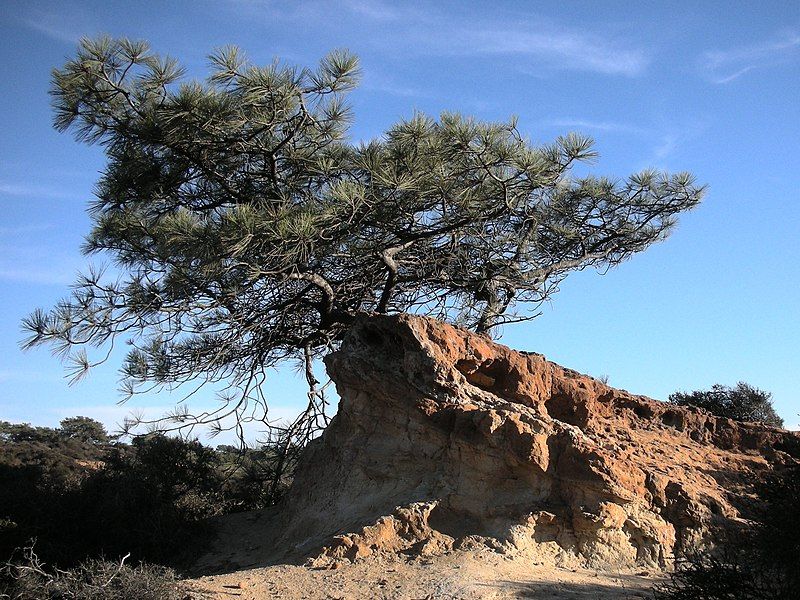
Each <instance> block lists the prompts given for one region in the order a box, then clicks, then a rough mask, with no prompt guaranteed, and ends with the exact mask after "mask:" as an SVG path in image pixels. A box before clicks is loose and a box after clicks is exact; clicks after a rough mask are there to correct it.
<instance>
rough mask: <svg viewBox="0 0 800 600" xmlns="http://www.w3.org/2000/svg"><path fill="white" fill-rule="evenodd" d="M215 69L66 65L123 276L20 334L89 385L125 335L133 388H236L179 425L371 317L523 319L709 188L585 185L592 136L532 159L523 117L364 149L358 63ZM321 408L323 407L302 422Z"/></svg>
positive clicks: (170, 64)
mask: <svg viewBox="0 0 800 600" xmlns="http://www.w3.org/2000/svg"><path fill="white" fill-rule="evenodd" d="M210 60H211V73H210V75H209V77H208V79H207V80H206V81H204V82H199V81H188V82H187V81H183V80H182V73H183V71H182V68H181V67H180V66H179V65H178V63H177V62H176V61H175V60H173V59H170V58H160V57H158V56H157V55H155V54H153V53H152V52H151V51H150V50H149V48H148V46H147V44H145V43H143V42H131V41H129V40H125V39H110V38H100V39H96V40H83V41H82V42H81V44H80V47H79V48H78V52H77V55H76V56H75V58H73V59H72V60H70V61H68V62H67V63H66V64H65V65H64V66H63V67H62V68H60V69H56V70H55V71H54V72H53V86H52V91H51V93H52V96H53V104H54V108H55V115H56V116H55V126H56V128H57V129H59V130H61V131H66V130H70V131H72V132H73V133H74V134H75V135H76V137H77V138H78V139H80V140H83V141H86V142H88V143H97V144H100V145H102V147H103V149H104V150H105V152H106V155H107V157H108V164H107V165H106V168H105V169H104V171H103V176H102V177H101V179H100V181H99V182H98V184H97V191H96V196H97V199H96V201H95V202H94V203H93V204H92V206H91V216H92V219H93V222H94V226H93V229H92V231H91V233H90V234H89V236H88V237H87V240H86V244H85V251H86V252H87V253H89V254H93V253H98V252H102V253H104V254H105V255H106V256H109V257H110V258H111V259H113V260H114V261H115V263H116V264H117V266H118V267H119V269H120V271H121V277H120V278H119V279H108V278H106V277H104V276H103V274H102V272H100V271H91V272H90V273H89V274H87V275H86V276H83V277H81V278H80V279H79V281H77V283H76V286H75V288H74V293H73V295H72V296H71V297H70V298H68V299H66V300H65V301H63V302H62V303H60V304H58V305H57V306H56V307H55V308H54V309H53V310H51V311H49V312H48V311H42V310H39V311H36V312H34V313H33V314H32V315H31V316H30V317H29V318H27V319H26V320H25V323H24V325H25V327H26V329H27V330H28V332H29V333H30V337H29V339H28V340H27V342H26V345H27V346H31V345H36V344H41V343H49V344H52V345H53V347H54V349H55V351H56V352H57V353H61V354H63V355H64V356H65V357H66V359H67V361H68V364H69V365H70V370H71V372H72V374H73V375H74V376H75V377H76V378H80V377H81V376H83V375H84V374H85V373H86V371H87V370H88V369H89V368H90V366H91V364H92V363H91V361H90V359H89V358H88V355H87V353H86V352H85V351H84V347H92V346H100V345H105V344H109V343H110V342H111V341H112V340H114V339H115V338H117V337H119V336H121V337H123V338H125V339H126V341H128V342H129V343H130V344H131V350H130V352H129V354H128V356H127V359H126V360H125V362H124V365H123V373H124V377H125V379H124V382H123V387H124V389H125V391H126V393H128V394H131V393H135V392H136V391H137V390H138V389H140V386H142V385H145V384H148V383H155V384H157V385H170V384H173V383H182V382H186V381H190V380H194V379H198V378H199V379H200V381H204V382H208V381H212V382H213V381H220V380H226V381H230V382H231V383H232V386H231V387H230V389H231V390H232V392H231V395H230V396H229V397H228V398H227V400H228V401H229V402H227V403H225V405H224V406H223V407H222V408H221V409H220V410H219V411H217V412H212V413H211V414H205V415H189V414H187V413H181V414H177V415H175V420H176V421H177V422H178V423H179V424H185V423H197V422H206V423H208V422H212V423H213V422H217V421H218V419H219V418H220V417H221V416H222V415H234V416H235V417H237V418H238V420H239V421H242V420H248V419H250V418H253V417H252V416H250V415H252V414H253V413H254V410H255V412H256V413H257V414H263V413H264V412H265V411H264V410H263V409H264V408H265V401H264V400H263V397H262V396H260V392H259V391H258V390H259V386H260V383H261V382H262V381H263V379H264V378H265V377H266V373H267V372H268V370H269V368H270V367H272V366H274V365H276V364H280V363H281V362H283V361H286V360H298V361H304V362H306V363H308V361H309V360H310V359H311V358H314V357H318V356H320V355H321V354H323V353H325V352H327V351H328V350H329V349H330V348H331V347H332V346H333V345H335V344H336V343H338V341H339V340H340V339H341V337H342V335H343V334H344V332H345V331H346V330H347V329H348V327H349V326H350V324H351V322H352V320H353V318H354V316H355V315H356V314H358V313H360V312H364V311H378V312H392V311H405V312H417V313H424V314H428V315H432V316H435V317H437V318H440V319H446V320H449V321H453V322H456V323H458V324H461V325H465V326H468V327H473V328H475V329H477V330H479V331H489V330H490V329H491V328H492V327H494V326H496V325H499V324H502V323H503V322H512V321H515V320H519V319H524V318H532V316H533V314H534V311H533V310H528V309H531V308H532V306H531V303H533V304H534V305H535V304H536V303H540V302H543V301H545V300H546V299H547V298H549V297H550V296H551V295H552V294H553V293H554V292H555V291H556V290H557V287H558V283H559V282H560V281H561V280H562V279H563V277H565V276H566V275H567V274H568V273H569V272H571V271H574V270H580V269H584V268H587V267H595V268H598V269H600V270H605V269H608V268H609V267H611V266H614V265H617V264H619V263H621V262H622V261H624V260H626V259H627V258H629V257H630V256H632V255H633V254H635V253H637V252H640V251H642V250H644V249H646V248H647V247H648V246H650V245H651V244H652V243H654V242H657V241H660V240H662V239H664V237H665V236H666V235H667V234H668V233H669V232H670V230H671V229H672V227H673V225H674V224H675V219H676V217H677V215H678V214H679V213H681V212H683V211H686V210H689V209H691V208H692V207H694V206H695V205H696V204H697V203H698V202H699V201H700V198H701V196H702V193H703V188H702V186H698V185H697V184H696V183H695V181H694V178H693V177H692V176H691V175H690V174H688V173H678V174H674V175H670V174H666V173H658V172H655V171H643V172H642V173H638V174H634V175H632V176H630V177H628V178H627V179H616V178H615V179H611V178H606V177H596V176H589V177H575V176H573V175H572V173H571V169H572V167H573V166H574V165H575V164H576V163H577V162H581V161H583V162H587V161H592V160H594V159H595V158H596V153H595V152H594V150H593V148H592V140H591V139H590V138H587V137H585V136H581V135H578V134H575V133H571V134H569V135H566V136H563V137H559V138H558V139H556V140H555V141H554V142H553V143H552V144H549V145H544V146H533V145H531V144H530V143H529V142H528V141H527V140H526V139H525V138H524V137H523V135H522V134H521V133H520V131H519V130H518V129H517V125H516V121H515V120H514V119H512V120H510V121H509V122H497V123H494V122H482V121H478V120H476V119H473V118H469V117H464V116H461V115H458V114H454V113H444V114H442V115H441V117H440V118H439V119H438V120H436V119H433V118H431V117H429V116H426V115H423V114H416V115H415V116H413V117H412V118H410V119H408V120H403V121H401V122H399V123H397V124H395V125H393V126H392V127H390V128H389V129H388V131H387V132H386V133H385V134H384V135H383V136H382V137H380V138H379V139H375V140H372V141H370V142H368V143H363V144H353V143H351V142H349V141H348V139H347V134H348V128H349V124H350V121H351V113H350V109H349V107H348V105H347V103H346V100H345V96H346V94H347V93H348V92H349V91H351V90H352V89H353V88H354V87H355V86H356V84H357V82H358V79H359V66H358V60H357V59H356V57H355V56H353V55H352V54H350V53H349V52H347V51H343V50H340V51H335V52H333V53H331V54H329V55H328V56H326V57H325V58H323V59H322V61H321V62H320V63H319V65H318V66H317V67H316V68H315V69H299V68H296V67H294V66H288V65H284V64H282V63H279V62H274V63H272V64H270V65H267V66H257V65H253V64H252V63H250V62H249V61H248V60H247V59H246V58H245V57H244V55H243V54H242V53H241V52H240V51H239V50H237V49H235V48H224V49H222V50H220V51H218V52H217V53H215V54H213V55H212V56H211V57H210ZM517 305H519V306H522V307H527V308H525V310H523V311H521V312H520V313H515V312H514V307H515V306H517ZM312 385H313V384H312ZM253 403H256V404H260V405H261V406H258V407H254V406H253ZM323 408H324V402H322V401H321V400H319V399H315V398H314V396H313V394H312V395H311V396H310V410H309V411H306V414H307V415H308V416H309V418H313V417H314V416H316V415H318V413H319V412H320V411H322V410H323ZM264 418H266V417H264ZM286 439H287V440H289V441H290V442H292V443H294V442H296V441H297V439H299V440H300V443H301V444H302V443H303V442H304V441H305V438H304V437H303V436H300V438H298V436H297V432H296V431H292V432H290V435H289V436H288V437H287V438H286Z"/></svg>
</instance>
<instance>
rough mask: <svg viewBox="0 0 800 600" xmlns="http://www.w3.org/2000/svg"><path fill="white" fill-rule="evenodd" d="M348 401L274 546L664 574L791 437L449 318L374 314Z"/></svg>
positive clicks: (333, 358) (344, 357) (798, 444)
mask: <svg viewBox="0 0 800 600" xmlns="http://www.w3.org/2000/svg"><path fill="white" fill-rule="evenodd" d="M325 362H326V365H327V368H328V372H329V373H330V375H331V377H332V378H333V380H334V382H335V383H336V386H337V389H338V392H339V395H340V396H341V404H340V407H339V412H338V414H337V415H336V417H335V418H334V420H333V422H332V423H331V425H330V426H329V428H328V429H327V430H326V432H325V434H324V435H323V436H322V437H321V438H320V439H319V440H317V441H315V442H314V443H313V444H312V446H311V447H310V448H309V450H308V451H307V452H306V454H305V457H304V460H303V463H302V465H301V468H300V471H299V475H298V477H297V479H296V483H295V485H294V486H293V488H292V490H291V491H290V493H289V495H288V498H287V499H286V503H285V505H284V508H283V509H282V514H281V515H280V517H281V518H280V521H281V522H282V523H284V524H285V527H284V528H283V530H282V533H281V535H280V539H279V540H277V541H276V542H275V543H274V544H271V546H272V547H273V548H281V549H283V551H285V552H292V553H300V554H306V555H309V554H311V555H313V556H318V557H320V558H319V559H318V560H320V561H325V560H330V559H340V558H347V559H356V558H359V557H363V556H369V555H371V554H375V553H381V552H407V553H421V554H436V553H441V552H446V551H449V550H452V549H459V548H465V549H469V548H472V547H475V546H483V545H489V546H491V547H493V548H496V549H498V550H499V551H502V552H508V553H515V554H522V555H526V556H529V557H530V558H531V560H534V561H536V560H541V561H552V562H554V563H555V564H559V565H575V566H578V565H584V566H595V567H615V568H620V567H635V566H665V565H667V564H668V563H669V559H670V557H672V556H674V555H675V554H680V553H681V552H682V551H683V550H684V549H687V548H691V547H695V546H697V545H698V544H702V543H704V541H705V540H707V538H708V536H709V533H710V532H711V531H712V530H713V529H714V528H717V527H731V526H735V525H736V524H737V523H741V522H742V520H743V519H746V518H747V516H748V511H749V510H752V495H751V492H752V486H753V484H754V483H756V482H757V481H758V480H760V479H761V478H763V476H764V475H765V474H766V472H768V471H770V470H772V469H780V468H782V467H783V466H785V465H786V464H788V463H790V462H793V461H794V460H796V459H797V458H798V457H800V437H798V435H797V434H795V433H790V432H786V431H782V430H779V429H774V428H769V427H765V426H761V425H757V424H752V423H739V422H735V421H731V420H729V419H722V418H717V417H713V416H711V415H709V414H708V413H706V412H704V411H701V410H699V409H686V408H678V407H674V406H670V405H668V404H665V403H662V402H657V401H655V400H651V399H649V398H646V397H643V396H636V395H632V394H629V393H627V392H625V391H621V390H617V389H614V388H611V387H609V386H607V385H605V384H603V383H602V382H600V381H598V380H597V379H594V378H592V377H588V376H585V375H581V374H579V373H576V372H574V371H571V370H569V369H565V368H563V367H561V366H559V365H556V364H554V363H551V362H548V361H547V360H545V358H544V357H543V356H541V355H539V354H532V353H522V352H515V351H513V350H510V349H509V348H507V347H505V346H502V345H499V344H496V343H493V342H492V341H490V340H489V339H488V338H486V337H483V336H479V335H476V334H473V333H470V332H467V331H463V330H460V329H457V328H454V327H452V326H449V325H446V324H443V323H440V322H438V321H435V320H432V319H427V318H420V317H412V316H408V315H400V316H365V317H363V318H361V319H360V320H359V321H358V323H357V325H356V326H355V327H354V328H353V330H352V331H351V332H350V334H349V335H348V337H347V339H346V340H345V341H344V342H343V344H342V346H341V349H340V350H338V351H337V352H335V353H333V354H331V355H330V356H329V357H328V358H327V359H326V361H325Z"/></svg>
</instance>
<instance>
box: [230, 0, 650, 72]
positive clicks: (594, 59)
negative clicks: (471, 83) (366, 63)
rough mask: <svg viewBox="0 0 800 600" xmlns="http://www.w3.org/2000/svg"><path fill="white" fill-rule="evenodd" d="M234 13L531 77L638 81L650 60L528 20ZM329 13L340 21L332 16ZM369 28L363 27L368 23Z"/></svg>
mask: <svg viewBox="0 0 800 600" xmlns="http://www.w3.org/2000/svg"><path fill="white" fill-rule="evenodd" d="M228 6H229V7H231V8H232V9H233V11H234V14H235V15H236V16H237V17H239V18H242V17H244V16H246V17H247V18H248V19H252V18H258V17H259V16H261V17H262V18H269V19H270V20H271V21H274V20H275V19H281V20H287V21H292V22H301V21H302V22H304V23H306V24H307V23H308V22H309V21H314V22H318V23H322V24H325V23H328V24H330V25H331V26H332V27H333V26H335V27H340V26H341V23H342V20H345V21H346V20H348V19H356V20H358V19H361V20H362V21H364V23H361V24H360V25H361V27H368V28H372V29H369V31H370V35H369V37H368V39H367V42H368V43H370V44H372V45H373V46H375V48H376V50H379V51H383V52H390V53H392V54H395V55H398V54H399V55H403V56H432V55H440V56H498V57H499V56H503V57H508V56H515V57H519V58H520V59H521V61H523V60H524V61H526V62H524V63H523V62H520V64H518V65H515V68H517V69H518V70H523V71H524V70H525V69H526V68H527V69H530V70H531V72H532V74H540V73H542V72H551V71H555V70H577V71H589V72H595V73H601V74H607V75H625V76H636V75H639V74H641V73H643V72H644V71H645V69H646V68H647V66H648V64H649V62H650V58H649V56H648V55H647V53H646V52H645V51H644V50H643V49H642V48H641V47H633V46H631V44H630V43H629V41H628V40H625V39H622V38H621V37H619V36H617V37H614V36H609V35H608V34H607V33H605V32H604V33H602V34H601V33H597V34H595V33H593V32H589V31H583V30H577V29H572V28H568V27H564V26H561V25H559V24H558V23H553V22H551V21H549V20H546V19H543V18H539V17H536V16H534V15H528V16H525V17H522V18H517V17H515V18H514V20H513V21H512V20H509V19H505V20H503V19H499V18H497V17H496V16H492V17H490V18H488V19H487V18H486V17H485V15H480V14H474V11H473V14H468V12H469V11H468V9H466V8H465V10H463V11H459V12H458V13H457V14H454V13H452V12H450V13H446V12H444V11H442V10H437V9H436V8H435V6H434V7H429V8H427V9H426V10H425V11H421V10H418V9H415V8H413V7H412V8H409V6H408V5H407V4H403V3H394V4H390V3H388V2H381V1H378V0H340V1H339V2H337V3H325V2H304V3H277V2H274V1H272V0H229V2H228ZM333 15H338V16H337V17H336V18H333ZM367 22H368V23H367Z"/></svg>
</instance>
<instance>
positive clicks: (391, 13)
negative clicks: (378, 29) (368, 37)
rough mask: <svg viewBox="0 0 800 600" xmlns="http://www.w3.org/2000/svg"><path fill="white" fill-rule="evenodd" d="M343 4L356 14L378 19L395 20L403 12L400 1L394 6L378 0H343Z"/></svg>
mask: <svg viewBox="0 0 800 600" xmlns="http://www.w3.org/2000/svg"><path fill="white" fill-rule="evenodd" d="M342 4H343V5H344V7H345V8H346V9H348V10H350V11H351V12H353V13H355V14H358V15H361V16H364V17H367V18H368V19H374V20H377V21H394V20H396V19H398V18H400V17H401V16H402V14H403V12H402V11H401V9H400V6H402V5H401V4H399V3H398V4H397V5H395V6H393V5H390V4H388V3H386V2H378V1H377V0H343V1H342Z"/></svg>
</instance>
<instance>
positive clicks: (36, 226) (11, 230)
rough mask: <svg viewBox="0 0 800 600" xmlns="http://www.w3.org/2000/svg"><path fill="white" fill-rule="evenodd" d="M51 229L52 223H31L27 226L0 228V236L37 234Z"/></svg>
mask: <svg viewBox="0 0 800 600" xmlns="http://www.w3.org/2000/svg"><path fill="white" fill-rule="evenodd" d="M52 228H53V224H52V223H31V224H28V225H15V226H12V227H0V236H10V237H16V236H20V235H26V234H29V233H39V232H40V231H48V230H50V229H52Z"/></svg>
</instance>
